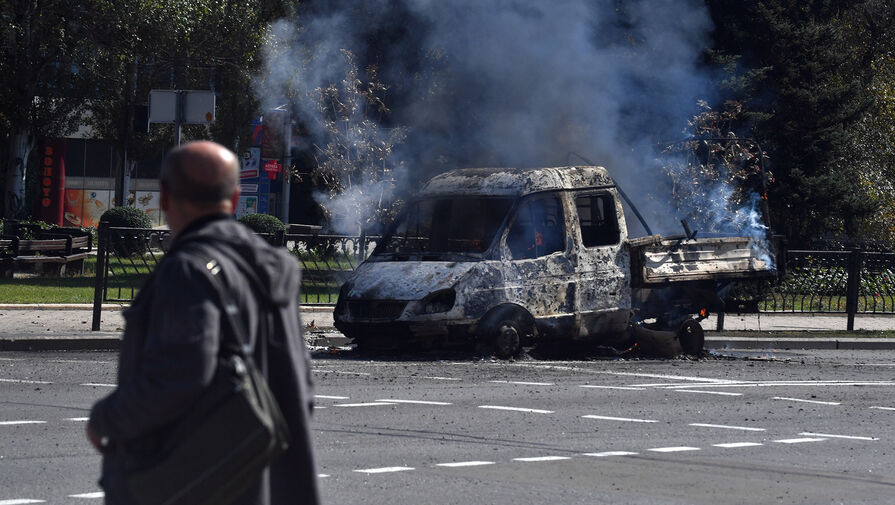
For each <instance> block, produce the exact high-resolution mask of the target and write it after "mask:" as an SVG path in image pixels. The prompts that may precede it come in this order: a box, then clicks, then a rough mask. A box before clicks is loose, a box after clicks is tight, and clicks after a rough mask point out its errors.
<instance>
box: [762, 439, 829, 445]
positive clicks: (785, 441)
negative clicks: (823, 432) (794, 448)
mask: <svg viewBox="0 0 895 505" xmlns="http://www.w3.org/2000/svg"><path fill="white" fill-rule="evenodd" d="M824 440H826V438H784V439H782V440H774V442H777V443H778V444H802V443H805V442H822V441H824Z"/></svg>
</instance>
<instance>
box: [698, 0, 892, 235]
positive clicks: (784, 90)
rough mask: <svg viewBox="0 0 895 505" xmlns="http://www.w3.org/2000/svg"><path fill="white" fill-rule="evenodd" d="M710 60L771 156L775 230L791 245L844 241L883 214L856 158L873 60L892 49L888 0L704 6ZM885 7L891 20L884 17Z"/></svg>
mask: <svg viewBox="0 0 895 505" xmlns="http://www.w3.org/2000/svg"><path fill="white" fill-rule="evenodd" d="M708 5H709V7H710V8H711V11H712V15H713V18H714V21H715V24H716V30H715V40H714V45H715V48H714V52H713V54H712V56H713V60H714V61H715V62H716V63H718V64H720V65H721V66H722V67H723V68H724V70H725V71H726V78H725V80H724V83H723V84H724V85H725V87H726V92H727V93H728V96H729V97H731V98H734V99H737V100H741V101H742V102H743V103H744V104H745V106H746V109H747V114H746V117H747V118H749V119H751V124H750V126H751V128H750V130H751V132H749V134H750V135H753V136H755V137H757V138H758V139H759V140H760V141H761V144H762V146H763V147H764V148H765V149H766V150H767V151H769V152H770V153H771V156H772V157H773V159H774V167H775V168H774V170H775V173H776V175H777V180H778V184H775V185H774V186H773V187H772V188H771V191H770V195H769V197H770V202H771V209H772V217H773V218H774V224H775V226H776V228H777V229H778V230H779V231H783V232H784V233H786V234H787V235H788V236H789V238H790V240H791V241H792V243H794V244H807V243H808V242H810V241H811V240H812V239H816V238H819V237H824V236H832V235H845V236H847V237H848V240H851V241H854V240H856V239H857V238H858V236H857V235H858V225H859V223H860V222H861V221H862V220H863V219H866V218H868V217H869V216H872V215H874V213H876V212H877V211H878V209H879V208H880V206H879V203H880V202H879V201H878V200H877V199H876V198H875V196H876V195H874V193H873V192H872V191H868V187H867V185H866V184H862V183H861V182H860V181H861V177H860V174H859V171H858V170H857V167H856V165H855V161H856V158H857V156H856V155H857V153H856V152H855V146H856V140H857V139H858V137H859V136H860V135H861V133H860V127H859V125H860V124H861V122H862V121H865V120H866V118H867V117H868V115H869V114H872V111H873V109H874V107H875V104H876V101H877V97H876V96H874V94H873V92H872V90H871V83H872V82H873V80H874V77H875V70H874V68H873V65H872V63H873V62H874V61H877V60H878V59H879V58H880V57H881V56H882V55H885V54H891V51H892V43H891V41H892V40H893V36H892V24H891V17H892V14H891V12H892V11H893V6H892V2H891V1H889V0H867V1H858V2H852V1H844V0H817V1H812V2H790V1H787V0H768V1H764V2H738V1H732V0H709V1H708ZM887 9H888V14H886V15H884V14H883V13H884V12H886V10H887Z"/></svg>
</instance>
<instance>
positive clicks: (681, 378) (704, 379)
mask: <svg viewBox="0 0 895 505" xmlns="http://www.w3.org/2000/svg"><path fill="white" fill-rule="evenodd" d="M600 373H605V374H609V375H621V376H624V377H649V378H652V379H667V380H678V381H694V382H710V383H712V384H726V383H730V382H740V381H732V380H730V379H711V378H707V377H690V376H686V375H663V374H655V373H633V372H606V371H602V372H600ZM632 385H633V386H640V385H641V384H632Z"/></svg>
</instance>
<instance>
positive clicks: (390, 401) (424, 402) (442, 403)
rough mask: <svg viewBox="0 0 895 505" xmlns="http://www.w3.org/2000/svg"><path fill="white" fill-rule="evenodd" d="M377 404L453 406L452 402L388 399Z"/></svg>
mask: <svg viewBox="0 0 895 505" xmlns="http://www.w3.org/2000/svg"><path fill="white" fill-rule="evenodd" d="M376 401H377V402H385V403H410V404H415V405H452V404H451V403H450V402H432V401H427V400H396V399H394V398H386V399H383V400H376Z"/></svg>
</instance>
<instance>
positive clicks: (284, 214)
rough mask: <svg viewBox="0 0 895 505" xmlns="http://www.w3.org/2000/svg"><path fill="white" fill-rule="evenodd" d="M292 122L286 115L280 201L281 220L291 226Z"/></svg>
mask: <svg viewBox="0 0 895 505" xmlns="http://www.w3.org/2000/svg"><path fill="white" fill-rule="evenodd" d="M291 168H292V120H291V118H290V116H289V115H286V120H285V121H283V197H282V198H281V199H280V201H281V204H282V208H281V209H282V210H281V211H280V219H281V220H282V221H283V222H284V223H286V224H289V196H290V195H289V194H290V193H291V188H292V186H291V183H292V170H291Z"/></svg>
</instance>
